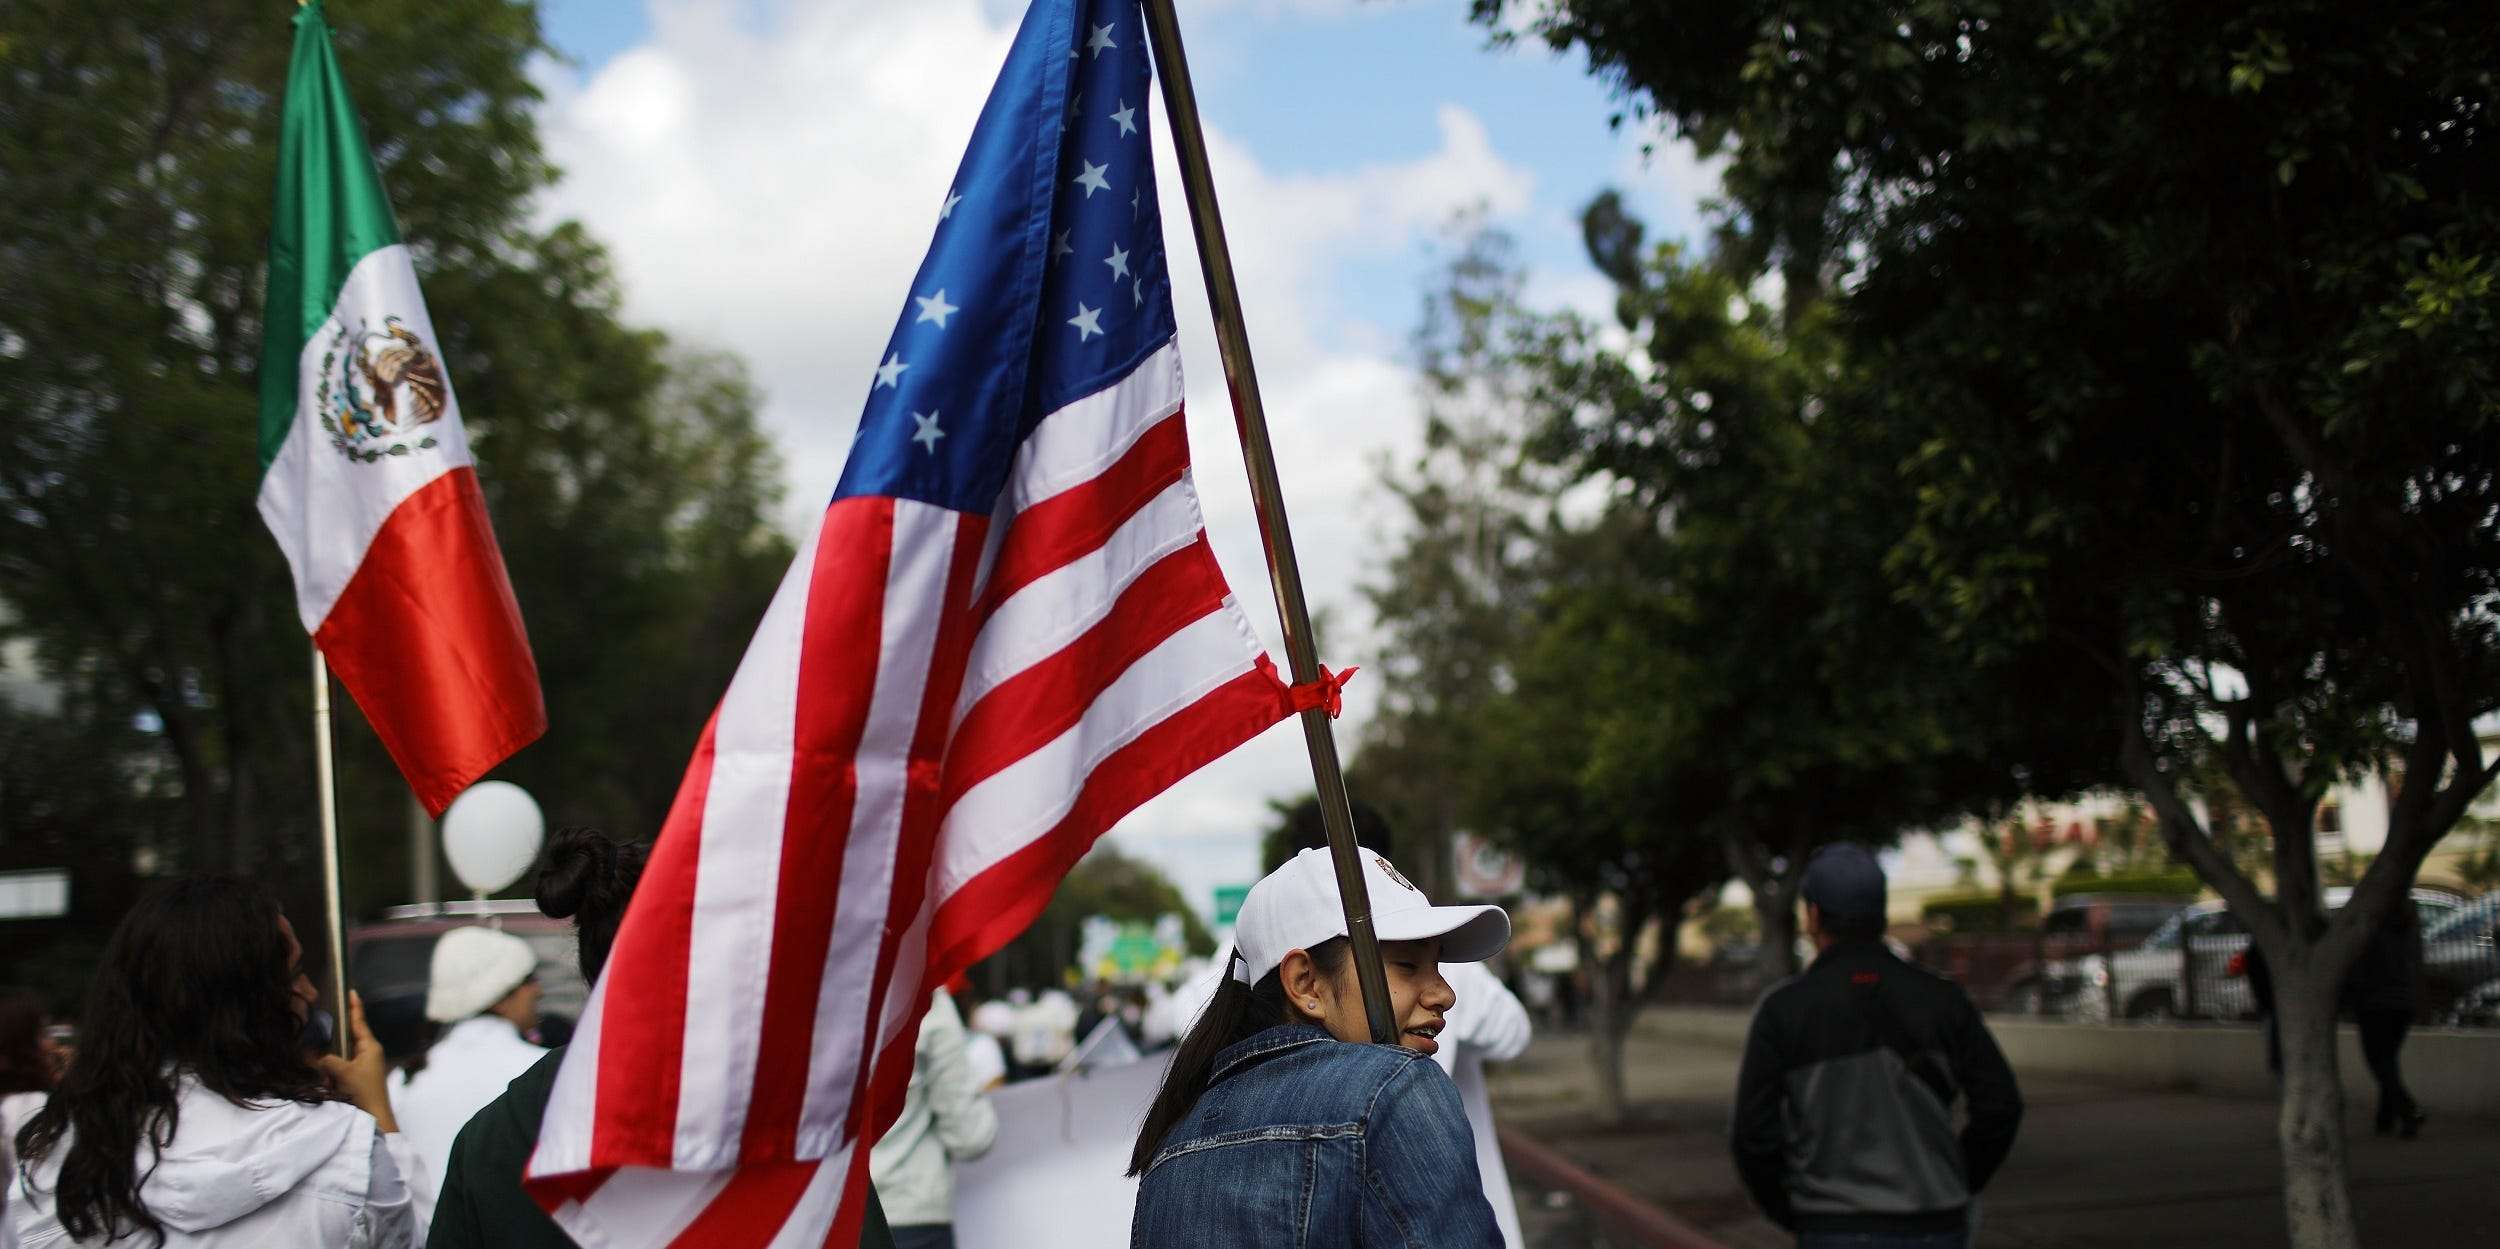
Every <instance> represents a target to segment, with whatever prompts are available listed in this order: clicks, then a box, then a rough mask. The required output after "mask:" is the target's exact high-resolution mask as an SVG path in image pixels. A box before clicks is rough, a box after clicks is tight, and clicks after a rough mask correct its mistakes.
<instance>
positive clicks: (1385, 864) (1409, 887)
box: [1372, 854, 1423, 893]
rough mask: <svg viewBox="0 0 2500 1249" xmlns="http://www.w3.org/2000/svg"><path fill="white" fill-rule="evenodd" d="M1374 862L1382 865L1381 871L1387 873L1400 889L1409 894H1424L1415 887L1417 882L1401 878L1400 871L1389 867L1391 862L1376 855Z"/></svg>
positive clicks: (1373, 858) (1373, 857)
mask: <svg viewBox="0 0 2500 1249" xmlns="http://www.w3.org/2000/svg"><path fill="white" fill-rule="evenodd" d="M1372 862H1374V863H1377V864H1379V865H1380V870H1381V871H1382V872H1384V873H1386V874H1387V875H1388V877H1389V879H1391V880H1394V881H1396V882H1398V887H1399V888H1401V889H1404V890H1405V891H1407V892H1408V893H1422V892H1423V890H1421V889H1418V888H1416V887H1415V882H1413V881H1411V880H1408V879H1407V878H1405V877H1404V876H1400V875H1398V869H1396V868H1394V867H1391V866H1389V860H1387V859H1384V858H1381V857H1380V856H1379V855H1376V854H1375V855H1373V856H1372Z"/></svg>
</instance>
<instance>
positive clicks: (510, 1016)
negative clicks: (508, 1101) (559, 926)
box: [391, 927, 547, 1224]
mask: <svg viewBox="0 0 2500 1249" xmlns="http://www.w3.org/2000/svg"><path fill="white" fill-rule="evenodd" d="M538 997H539V988H538V951H536V950H534V949H532V948H530V943H529V942H527V941H523V940H522V939H520V938H519V937H516V936H513V935H512V934H511V933H508V932H504V931H502V930H500V929H495V928H479V927H467V928H454V929H451V930H450V931H448V932H445V933H444V934H443V935H442V936H441V937H439V938H437V939H436V940H435V942H434V960H433V963H432V965H431V968H430V974H429V976H428V978H427V983H426V990H425V1017H426V1018H427V1019H430V1020H432V1021H434V1022H435V1023H438V1024H445V1025H448V1026H447V1027H445V1028H444V1029H443V1034H442V1035H441V1036H440V1037H437V1038H436V1039H435V1041H434V1044H433V1045H431V1046H429V1047H427V1049H426V1051H425V1055H424V1057H423V1058H422V1059H421V1060H420V1061H419V1062H418V1063H412V1064H410V1067H409V1069H408V1070H407V1071H405V1072H402V1073H401V1074H400V1075H399V1077H398V1082H397V1083H396V1084H395V1086H394V1087H393V1089H392V1091H391V1099H392V1102H393V1104H395V1105H397V1106H398V1107H399V1119H400V1125H401V1127H402V1128H403V1129H404V1130H405V1131H406V1132H407V1133H408V1144H409V1146H410V1147H411V1148H412V1149H414V1150H415V1152H416V1154H417V1156H418V1157H419V1158H421V1159H423V1160H424V1162H425V1166H424V1169H423V1170H422V1171H421V1172H420V1173H419V1174H418V1175H417V1176H416V1177H414V1179H413V1182H412V1183H411V1184H410V1185H409V1187H410V1188H411V1189H413V1190H414V1191H415V1194H416V1199H417V1213H418V1215H419V1216H420V1218H421V1219H422V1220H423V1221H424V1222H425V1223H429V1224H430V1223H431V1222H433V1219H434V1203H435V1201H436V1200H437V1199H438V1197H439V1196H440V1195H441V1190H442V1182H443V1176H444V1175H445V1174H446V1173H447V1172H448V1171H449V1168H450V1166H451V1145H452V1141H453V1140H454V1139H456V1138H457V1137H458V1136H459V1135H460V1129H461V1127H462V1126H464V1125H466V1124H467V1123H468V1121H469V1117H470V1116H472V1115H474V1114H476V1113H477V1112H478V1111H479V1110H480V1109H482V1108H484V1107H485V1105H486V1103H488V1102H491V1101H493V1100H495V1098H497V1097H499V1096H501V1095H502V1093H503V1091H504V1086H506V1085H508V1084H510V1083H512V1081H513V1080H514V1078H516V1077H518V1076H519V1075H520V1074H521V1073H522V1072H524V1071H527V1070H529V1069H530V1067H531V1066H532V1065H533V1064H535V1063H536V1062H537V1061H538V1060H539V1059H541V1058H544V1057H546V1056H547V1051H546V1050H544V1049H542V1048H540V1047H538V1046H536V1045H532V1044H530V1043H529V1041H528V1040H527V1039H526V1034H527V1033H528V1032H529V1030H530V1029H532V1028H534V1027H537V1026H538Z"/></svg>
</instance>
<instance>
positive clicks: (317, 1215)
mask: <svg viewBox="0 0 2500 1249" xmlns="http://www.w3.org/2000/svg"><path fill="white" fill-rule="evenodd" d="M179 1097H180V1102H179V1105H180V1120H179V1122H178V1123H177V1124H176V1125H175V1128H174V1140H173V1144H171V1145H169V1146H167V1147H166V1149H165V1151H164V1153H163V1155H162V1156H161V1157H159V1158H158V1159H157V1160H156V1166H155V1168H154V1169H153V1170H152V1171H149V1172H148V1175H147V1178H146V1179H145V1180H142V1181H141V1182H140V1185H139V1201H140V1203H141V1204H143V1205H145V1206H146V1207H147V1209H148V1213H150V1214H152V1215H155V1216H156V1218H157V1219H158V1220H159V1221H161V1222H162V1223H164V1225H165V1249H268V1247H270V1246H296V1245H302V1246H324V1247H327V1246H341V1247H342V1249H413V1246H415V1245H416V1244H418V1242H419V1241H420V1239H421V1237H420V1236H419V1234H418V1231H417V1220H416V1211H415V1209H414V1208H413V1207H412V1206H411V1205H410V1203H409V1198H408V1186H407V1185H406V1184H405V1183H403V1182H401V1179H400V1174H401V1168H402V1167H404V1166H409V1165H413V1163H412V1162H411V1160H410V1159H408V1158H407V1156H406V1155H405V1153H404V1151H403V1144H402V1142H401V1141H400V1138H399V1136H398V1135H397V1134H392V1135H389V1136H385V1135H383V1134H382V1133H380V1132H378V1131H376V1130H375V1128H374V1122H373V1116H371V1115H368V1114H366V1113H365V1112H363V1111H361V1110H358V1109H356V1108H355V1107H354V1106H350V1105H348V1104H346V1103H345V1102H321V1103H317V1104H315V1105H310V1106H307V1105H304V1104H302V1103H300V1102H284V1101H282V1102H261V1103H255V1104H253V1105H251V1106H237V1105H235V1104H234V1103H232V1102H229V1101H227V1100H226V1099H225V1098H222V1097H219V1096H218V1095H216V1094H215V1093H211V1092H208V1091H206V1090H204V1089H202V1088H201V1087H200V1086H199V1082H198V1081H196V1080H193V1079H191V1078H189V1077H184V1078H183V1080H182V1082H181V1085H180V1092H179ZM71 1143H72V1142H71V1141H70V1140H69V1139H68V1138H67V1137H64V1138H63V1139H62V1141H61V1143H60V1144H59V1145H58V1146H56V1147H55V1148H54V1149H53V1150H52V1152H51V1153H49V1154H47V1155H46V1156H45V1157H44V1160H43V1162H42V1164H41V1165H39V1166H37V1167H36V1168H35V1169H34V1171H33V1174H32V1175H31V1176H24V1175H13V1176H12V1177H11V1181H10V1182H11V1191H10V1193H9V1203H8V1211H9V1218H10V1220H11V1221H12V1223H13V1224H14V1225H15V1230H16V1233H17V1237H18V1244H19V1246H20V1249H64V1247H66V1246H69V1245H74V1244H75V1245H86V1244H94V1243H99V1242H89V1241H73V1240H71V1239H70V1238H69V1233H68V1232H67V1231H65V1230H63V1228H62V1227H61V1224H60V1220H59V1219H57V1218H55V1217H54V1215H53V1209H52V1189H53V1185H54V1184H55V1183H57V1182H58V1181H59V1178H60V1173H61V1160H62V1159H63V1158H64V1157H65V1156H67V1155H68V1153H69V1150H70V1146H71ZM142 1148H143V1149H144V1148H145V1146H142ZM30 1179H31V1181H32V1182H31V1183H29V1180H30ZM111 1243H112V1244H114V1245H117V1246H134V1245H137V1246H144V1245H147V1244H148V1243H150V1242H149V1238H148V1237H147V1236H145V1235H140V1236H135V1237H133V1236H124V1237H122V1238H121V1239H119V1240H116V1241H113V1242H111Z"/></svg>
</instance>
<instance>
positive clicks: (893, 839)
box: [797, 499, 963, 1158]
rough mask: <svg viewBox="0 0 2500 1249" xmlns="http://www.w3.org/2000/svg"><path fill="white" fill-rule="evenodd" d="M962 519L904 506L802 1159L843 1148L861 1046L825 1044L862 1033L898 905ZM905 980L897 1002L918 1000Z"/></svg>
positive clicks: (889, 575) (802, 1124)
mask: <svg viewBox="0 0 2500 1249" xmlns="http://www.w3.org/2000/svg"><path fill="white" fill-rule="evenodd" d="M962 522H963V516H962V514H961V513H959V512H955V511H952V510H949V509H947V508H942V507H933V506H930V505H929V504H926V503H920V502H915V501H913V500H910V499H896V500H895V501H894V545H893V550H894V557H893V560H892V561H891V565H890V567H889V568H888V569H887V571H886V583H885V611H884V612H883V613H882V629H883V633H882V636H881V638H880V641H881V644H882V646H883V650H884V658H883V659H882V660H880V661H879V662H878V664H877V685H876V690H875V692H874V693H873V694H872V695H871V696H870V699H869V704H868V721H867V725H866V728H865V729H864V730H863V732H862V735H861V738H860V743H859V750H858V752H857V754H856V755H855V756H854V757H855V758H856V759H857V760H858V762H857V764H856V768H857V772H856V775H857V777H858V786H859V788H858V797H857V798H856V799H855V800H854V803H853V805H852V808H851V827H850V844H849V847H848V848H847V849H846V850H844V851H843V855H842V892H841V895H840V898H839V900H837V901H836V903H835V904H834V917H833V937H832V941H831V943H830V944H828V945H827V946H826V947H825V966H824V970H823V974H822V977H821V979H820V980H819V981H818V990H817V996H816V1034H815V1035H816V1036H817V1037H818V1038H819V1040H818V1042H817V1043H816V1044H814V1045H811V1046H810V1047H809V1048H810V1050H811V1051H812V1052H811V1053H810V1055H809V1061H808V1070H807V1101H806V1103H805V1106H804V1109H803V1110H802V1111H801V1114H800V1119H799V1133H798V1141H797V1148H798V1156H799V1157H802V1158H808V1157H815V1156H817V1155H819V1154H821V1153H823V1152H824V1151H826V1150H829V1149H831V1148H833V1146H834V1144H835V1143H836V1142H837V1141H838V1140H839V1139H840V1134H841V1131H842V1128H843V1121H844V1119H845V1118H846V1117H847V1116H848V1114H849V1111H850V1102H851V1090H852V1087H853V1083H854V1081H855V1080H856V1078H857V1076H858V1074H859V1052H858V1049H857V1046H856V1044H830V1045H828V1044H825V1043H823V1040H822V1038H829V1037H841V1036H850V1037H858V1036H861V1035H863V1034H864V1032H865V1030H866V1028H867V1027H868V1024H869V1019H868V1000H869V990H868V984H869V980H870V978H871V977H873V976H874V975H875V973H876V967H877V947H878V944H879V938H880V937H881V936H882V934H883V933H884V931H885V926H886V918H887V916H886V910H887V905H888V902H889V900H890V899H891V898H892V896H893V893H892V891H893V884H894V858H895V847H896V845H897V843H898V841H899V840H900V837H901V833H902V826H903V802H904V799H905V797H906V795H907V794H908V793H909V788H910V780H911V777H910V761H911V742H912V736H913V734H914V733H915V732H917V731H918V729H919V726H920V704H921V696H922V693H923V691H925V690H926V689H927V688H928V680H929V664H930V662H931V658H932V656H933V655H934V654H935V652H936V648H937V630H936V629H935V628H934V627H932V626H933V622H935V621H936V620H938V619H939V616H940V612H941V611H943V609H944V600H945V597H946V579H947V574H948V572H949V571H951V570H952V568H953V567H954V562H955V543H956V542H958V541H960V540H961V539H962V537H963V527H962ZM916 983H917V981H916V980H915V981H913V982H910V983H906V982H903V981H900V980H897V981H893V982H892V984H893V985H894V986H896V987H895V988H894V989H892V990H890V992H901V993H906V994H908V993H909V992H911V989H912V986H913V984H916Z"/></svg>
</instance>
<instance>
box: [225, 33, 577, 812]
mask: <svg viewBox="0 0 2500 1249" xmlns="http://www.w3.org/2000/svg"><path fill="white" fill-rule="evenodd" d="M263 333H264V335H265V338H264V341H263V345H262V348H261V390H260V456H261V468H262V474H261V481H260V514H261V518H262V519H263V520H265V521H267V522H268V523H269V530H270V532H271V533H272V534H275V535H276V536H277V539H278V545H279V546H280V547H281V548H283V549H284V550H285V552H286V558H287V563H288V564H289V565H290V566H292V567H293V568H294V570H295V602H296V610H297V611H298V613H299V614H300V615H302V617H303V620H304V628H305V629H306V630H308V631H309V632H311V634H312V635H313V640H314V642H315V643H316V644H318V645H319V646H320V647H321V651H322V654H323V655H325V656H327V657H328V659H329V661H330V666H331V668H332V669H333V670H334V671H336V672H337V673H338V674H339V680H340V682H341V683H342V684H344V685H345V686H346V687H347V692H348V693H349V694H350V695H352V696H354V698H355V699H356V705H357V706H358V707H359V708H361V709H362V710H363V711H364V714H365V718H366V719H367V720H369V721H371V722H372V724H373V727H374V729H375V730H376V731H377V732H378V733H379V734H380V735H381V738H382V743H383V745H385V746H387V747H388V748H389V749H390V752H391V758H392V759H393V760H394V761H396V762H397V763H398V764H399V770H400V772H401V774H402V775H404V776H406V777H407V778H408V784H409V787H410V788H411V789H413V790H415V791H416V795H417V798H418V800H419V801H421V802H423V803H424V804H425V807H426V810H428V811H430V812H432V813H434V814H436V815H440V814H442V811H443V808H444V807H446V806H449V805H450V803H451V800H452V799H453V798H454V797H456V796H458V794H459V793H460V791H461V790H462V789H465V788H467V787H468V785H469V783H470V782H472V781H474V780H476V779H477V778H478V777H480V776H482V775H484V774H485V773H486V772H487V771H489V770H490V769H492V768H493V767H494V766H495V765H496V764H498V763H501V762H502V761H503V760H504V759H505V758H507V757H509V756H510V755H511V754H512V752H513V751H515V750H518V749H520V748H521V747H522V746H525V745H527V744H528V743H529V742H530V741H532V740H533V739H535V738H537V737H538V735H539V734H541V733H544V732H545V731H546V729H547V711H546V705H545V703H544V702H543V701H542V700H541V698H540V695H539V690H538V666H537V663H536V661H534V660H533V659H532V658H531V657H530V648H529V636H528V634H527V633H526V632H524V631H523V629H522V626H521V609H520V606H519V605H518V604H517V603H515V602H514V601H513V598H512V584H511V582H510V581H509V580H508V579H507V578H506V577H505V575H504V567H503V555H502V553H501V552H500V551H498V550H497V549H496V547H495V532H494V528H493V526H492V525H490V524H489V523H488V522H487V518H486V501H485V498H484V497H483V496H482V495H481V494H480V493H479V492H478V485H477V471H476V469H475V468H474V467H473V465H472V461H471V460H470V457H469V440H468V436H467V434H466V433H465V432H464V431H463V430H462V428H461V425H460V404H459V402H458V400H457V399H456V398H455V397H454V396H453V394H452V389H451V380H450V378H449V377H448V376H447V375H446V374H445V372H444V369H443V360H442V356H441V353H440V352H439V350H438V349H437V347H436V339H435V337H434V323H433V320H432V318H430V317H428V316H427V315H426V310H425V300H424V299H423V297H422V296H420V295H419V293H418V291H417V276H416V271H415V269H413V268H412V267H411V266H410V264H409V261H408V249H407V248H406V247H405V246H403V245H402V244H401V243H400V240H399V227H398V225H397V223H396V222H395V221H394V220H393V219H392V216H391V205H390V199H389V197H388V196H387V195H385V194H384V192H383V190H382V180H381V177H380V175H379V174H378V173H377V172H376V171H375V169H374V166H373V155H372V153H371V152H370V151H369V150H367V148H366V146H365V138H364V127H363V125H362V123H360V122H359V121H358V120H357V118H356V110H355V107H354V106H353V105H352V104H351V103H350V102H349V101H348V98H347V84H346V82H345V81H344V80H343V79H341V77H340V76H339V66H338V58H337V56H336V54H335V53H334V52H333V51H332V49H331V46H330V28H329V26H328V24H327V23H326V21H325V20H324V19H323V16H322V12H321V3H320V0H313V2H312V3H310V4H308V5H306V6H305V7H304V8H302V9H301V10H299V11H298V12H297V13H296V16H295V56H294V60H293V62H292V63H291V64H290V66H289V68H288V70H287V89H286V113H285V118H284V123H283V129H282V132H281V138H280V141H279V149H278V197H277V207H276V211H275V215H274V220H273V221H272V223H271V226H270V239H269V301H268V307H267V313H266V316H265V318H264V321H263Z"/></svg>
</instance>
